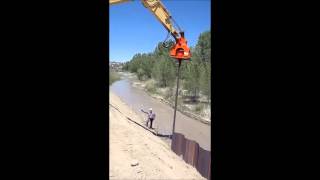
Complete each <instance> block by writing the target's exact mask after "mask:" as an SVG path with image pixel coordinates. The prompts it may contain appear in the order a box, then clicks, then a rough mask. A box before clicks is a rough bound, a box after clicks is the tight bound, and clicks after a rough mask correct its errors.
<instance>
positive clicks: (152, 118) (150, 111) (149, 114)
mask: <svg viewBox="0 0 320 180" xmlns="http://www.w3.org/2000/svg"><path fill="white" fill-rule="evenodd" d="M141 111H142V112H143V113H146V114H147V115H148V120H147V123H146V126H147V127H148V123H149V121H150V127H149V128H150V129H153V128H152V122H153V120H154V119H155V117H156V114H155V113H154V112H152V108H150V109H149V112H146V111H144V110H143V109H141Z"/></svg>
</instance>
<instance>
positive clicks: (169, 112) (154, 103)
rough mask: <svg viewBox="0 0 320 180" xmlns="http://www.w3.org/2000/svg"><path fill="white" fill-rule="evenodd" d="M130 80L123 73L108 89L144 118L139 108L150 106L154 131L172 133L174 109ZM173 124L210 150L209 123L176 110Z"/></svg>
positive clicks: (180, 131)
mask: <svg viewBox="0 0 320 180" xmlns="http://www.w3.org/2000/svg"><path fill="white" fill-rule="evenodd" d="M132 82H133V81H132V78H130V76H128V75H127V74H124V75H122V79H121V80H120V81H117V82H115V83H113V84H112V85H111V87H110V90H111V91H112V92H113V93H115V94H116V95H118V96H119V97H120V98H121V99H122V100H123V101H124V102H125V103H126V104H127V105H128V106H129V107H131V109H132V110H134V111H135V112H136V113H137V114H138V115H139V116H141V117H142V118H144V119H146V115H145V114H144V113H142V112H141V111H140V109H141V108H143V109H144V110H145V111H147V110H148V109H149V108H150V107H151V108H152V109H153V111H154V112H155V113H156V119H155V120H154V122H153V127H154V128H155V129H156V131H157V132H158V133H160V134H163V135H170V134H172V124H173V112H174V109H173V108H171V107H170V106H168V105H167V104H164V103H162V102H160V101H159V100H156V99H154V98H152V97H150V96H149V95H148V94H147V93H146V92H144V91H143V90H141V89H139V88H136V87H133V86H132ZM175 126H176V127H175V132H177V133H181V134H184V135H185V137H186V138H188V139H190V140H195V141H196V142H198V143H199V145H200V146H201V147H202V148H203V149H205V150H208V151H211V144H210V143H211V141H210V133H211V131H210V130H211V127H210V125H207V124H203V123H201V122H199V121H197V120H194V119H192V118H190V117H188V116H185V115H183V114H181V113H180V112H179V111H177V116H176V125H175Z"/></svg>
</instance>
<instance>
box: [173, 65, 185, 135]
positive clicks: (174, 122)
mask: <svg viewBox="0 0 320 180" xmlns="http://www.w3.org/2000/svg"><path fill="white" fill-rule="evenodd" d="M178 61H179V65H178V75H177V89H176V99H175V104H174V114H173V125H172V136H171V138H172V137H173V134H174V129H175V124H176V113H177V102H178V92H179V80H180V66H181V61H182V59H178Z"/></svg>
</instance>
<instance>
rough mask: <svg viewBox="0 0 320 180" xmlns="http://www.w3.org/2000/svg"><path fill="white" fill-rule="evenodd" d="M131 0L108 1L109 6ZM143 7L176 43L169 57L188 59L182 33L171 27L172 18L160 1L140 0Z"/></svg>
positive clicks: (187, 51)
mask: <svg viewBox="0 0 320 180" xmlns="http://www.w3.org/2000/svg"><path fill="white" fill-rule="evenodd" d="M130 1H133V0H109V4H110V5H113V4H119V3H124V2H130ZM140 1H141V2H142V4H143V6H144V7H146V8H147V9H149V11H150V12H151V13H152V14H153V15H154V16H155V17H156V18H157V19H158V20H159V21H160V23H161V24H162V25H163V26H164V27H165V28H166V29H167V31H168V32H169V33H170V34H171V35H172V36H173V37H174V39H175V41H176V43H175V45H174V46H173V47H172V48H171V49H170V56H171V57H173V58H176V59H190V57H191V53H190V49H189V47H188V45H187V41H186V39H185V38H184V32H183V31H181V30H179V31H177V30H176V28H174V26H173V22H172V17H171V15H170V13H169V12H168V11H167V9H166V8H165V6H164V5H163V3H162V2H161V1H160V0H140Z"/></svg>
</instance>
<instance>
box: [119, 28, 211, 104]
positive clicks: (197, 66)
mask: <svg viewBox="0 0 320 180" xmlns="http://www.w3.org/2000/svg"><path fill="white" fill-rule="evenodd" d="M191 53H192V57H191V60H190V61H186V62H182V64H181V76H180V78H181V82H182V83H181V84H182V88H183V89H185V90H187V94H188V96H190V97H191V98H192V99H193V100H194V101H196V99H197V97H199V95H200V94H201V95H205V96H206V97H207V100H210V96H211V90H210V87H211V84H210V83H211V33H210V31H206V32H203V33H201V34H200V36H199V38H198V41H197V44H196V46H195V47H191ZM177 67H178V62H177V61H176V60H175V59H173V58H171V57H170V56H169V48H165V47H163V45H162V43H158V45H157V47H156V49H155V50H154V51H153V52H151V53H143V54H141V53H138V54H136V55H134V56H133V58H132V59H131V60H130V61H129V62H127V63H126V64H125V65H124V66H123V69H124V70H126V71H130V72H132V73H135V74H136V75H137V77H138V79H139V80H147V79H150V78H152V79H154V80H155V81H156V86H157V87H173V86H175V82H176V75H177V74H176V73H177Z"/></svg>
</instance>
